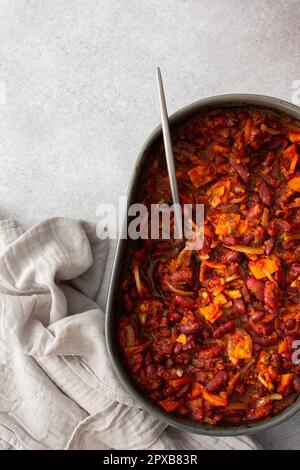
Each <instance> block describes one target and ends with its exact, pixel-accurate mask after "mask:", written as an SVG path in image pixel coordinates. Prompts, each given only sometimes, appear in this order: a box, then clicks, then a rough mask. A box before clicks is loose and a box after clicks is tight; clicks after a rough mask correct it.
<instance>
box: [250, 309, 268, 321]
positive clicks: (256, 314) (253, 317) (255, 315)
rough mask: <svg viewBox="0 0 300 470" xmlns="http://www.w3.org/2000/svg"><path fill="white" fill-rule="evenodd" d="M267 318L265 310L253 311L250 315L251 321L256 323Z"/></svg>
mask: <svg viewBox="0 0 300 470" xmlns="http://www.w3.org/2000/svg"><path fill="white" fill-rule="evenodd" d="M264 316H265V312H264V310H253V312H251V314H250V319H251V320H252V321H254V322H257V321H259V320H261V319H262V318H263V317H264Z"/></svg>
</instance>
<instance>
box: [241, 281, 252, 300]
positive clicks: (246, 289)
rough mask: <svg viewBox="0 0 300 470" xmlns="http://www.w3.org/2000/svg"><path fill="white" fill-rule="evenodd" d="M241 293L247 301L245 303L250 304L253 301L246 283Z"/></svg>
mask: <svg viewBox="0 0 300 470" xmlns="http://www.w3.org/2000/svg"><path fill="white" fill-rule="evenodd" d="M240 291H241V294H242V296H243V298H244V299H245V301H246V302H250V300H251V298H250V293H249V290H248V287H247V285H246V283H245V282H243V284H242V286H241V288H240Z"/></svg>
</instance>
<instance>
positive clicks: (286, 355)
mask: <svg viewBox="0 0 300 470" xmlns="http://www.w3.org/2000/svg"><path fill="white" fill-rule="evenodd" d="M281 356H282V357H283V358H284V359H285V360H286V361H290V360H291V359H292V353H291V351H284V352H283V353H282V354H281Z"/></svg>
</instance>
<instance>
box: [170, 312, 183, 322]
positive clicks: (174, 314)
mask: <svg viewBox="0 0 300 470" xmlns="http://www.w3.org/2000/svg"><path fill="white" fill-rule="evenodd" d="M168 318H169V320H170V321H179V320H180V318H181V315H180V314H179V313H178V312H172V311H171V312H169V313H168Z"/></svg>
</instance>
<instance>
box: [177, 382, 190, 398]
mask: <svg viewBox="0 0 300 470" xmlns="http://www.w3.org/2000/svg"><path fill="white" fill-rule="evenodd" d="M190 387H191V384H186V385H184V387H182V388H181V389H180V390H179V392H177V393H176V397H177V398H181V397H185V396H186V395H187V394H188V392H189V390H190Z"/></svg>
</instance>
